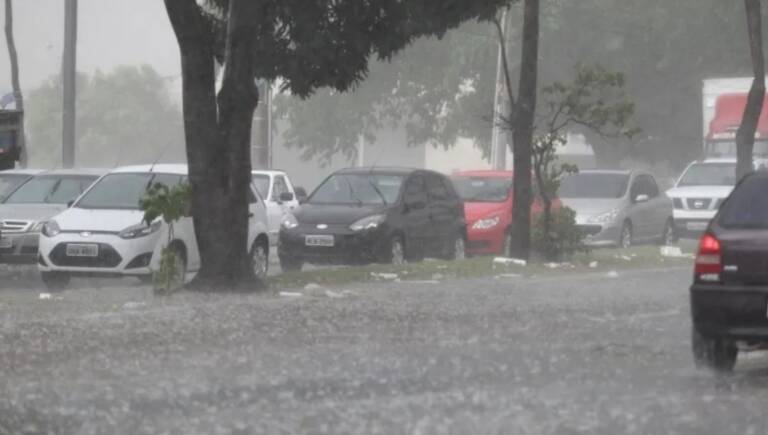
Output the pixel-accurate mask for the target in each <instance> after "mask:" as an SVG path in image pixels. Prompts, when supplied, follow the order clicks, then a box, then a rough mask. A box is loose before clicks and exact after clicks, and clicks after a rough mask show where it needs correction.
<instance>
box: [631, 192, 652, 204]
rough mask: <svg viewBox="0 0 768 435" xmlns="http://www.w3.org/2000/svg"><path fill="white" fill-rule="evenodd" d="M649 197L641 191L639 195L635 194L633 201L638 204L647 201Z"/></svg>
mask: <svg viewBox="0 0 768 435" xmlns="http://www.w3.org/2000/svg"><path fill="white" fill-rule="evenodd" d="M650 199H651V198H650V197H649V196H648V195H646V194H644V193H641V194H640V195H637V196H636V197H635V203H636V204H640V203H643V202H648V201H649V200H650Z"/></svg>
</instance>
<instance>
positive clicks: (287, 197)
mask: <svg viewBox="0 0 768 435" xmlns="http://www.w3.org/2000/svg"><path fill="white" fill-rule="evenodd" d="M291 201H293V193H291V192H283V193H281V194H280V202H291Z"/></svg>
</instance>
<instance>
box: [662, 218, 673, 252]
mask: <svg viewBox="0 0 768 435" xmlns="http://www.w3.org/2000/svg"><path fill="white" fill-rule="evenodd" d="M675 243H677V236H676V234H675V224H674V222H673V221H672V219H667V222H666V223H665V224H664V232H663V233H662V234H661V238H660V239H659V244H660V245H662V246H670V245H674V244H675Z"/></svg>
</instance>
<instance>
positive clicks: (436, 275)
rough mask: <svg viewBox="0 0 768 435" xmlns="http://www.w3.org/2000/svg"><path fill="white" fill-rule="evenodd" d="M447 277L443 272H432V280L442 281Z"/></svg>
mask: <svg viewBox="0 0 768 435" xmlns="http://www.w3.org/2000/svg"><path fill="white" fill-rule="evenodd" d="M443 278H445V276H443V274H442V273H434V274H432V281H440V280H441V279H443Z"/></svg>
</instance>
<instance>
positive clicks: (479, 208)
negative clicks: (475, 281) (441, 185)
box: [451, 171, 560, 255]
mask: <svg viewBox="0 0 768 435" xmlns="http://www.w3.org/2000/svg"><path fill="white" fill-rule="evenodd" d="M512 176H513V173H512V171H465V172H457V173H455V174H454V175H452V176H451V180H452V181H453V184H454V186H455V187H456V191H457V192H458V194H459V197H461V199H462V201H464V215H465V217H466V219H467V254H471V255H485V254H496V255H499V254H502V255H503V254H505V253H507V252H509V246H510V244H511V233H510V228H511V226H512V206H513V192H512ZM535 196H536V197H535V198H534V201H533V204H532V206H531V215H532V217H533V218H535V217H537V216H539V214H540V213H541V212H542V210H543V205H542V202H541V199H540V197H539V196H538V195H535ZM552 208H553V210H557V209H559V208H560V200H559V199H556V198H555V199H554V200H553V204H552Z"/></svg>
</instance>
